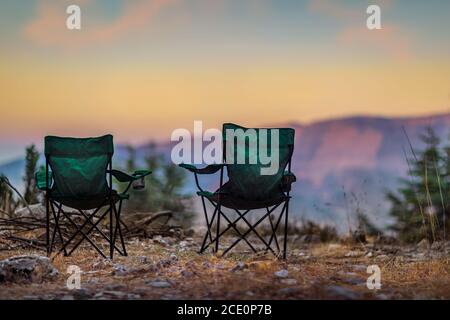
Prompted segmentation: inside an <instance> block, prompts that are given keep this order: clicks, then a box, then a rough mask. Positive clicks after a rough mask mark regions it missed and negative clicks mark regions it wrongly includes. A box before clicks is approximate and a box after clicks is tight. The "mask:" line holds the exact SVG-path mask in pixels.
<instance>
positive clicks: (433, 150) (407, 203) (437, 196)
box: [387, 128, 450, 242]
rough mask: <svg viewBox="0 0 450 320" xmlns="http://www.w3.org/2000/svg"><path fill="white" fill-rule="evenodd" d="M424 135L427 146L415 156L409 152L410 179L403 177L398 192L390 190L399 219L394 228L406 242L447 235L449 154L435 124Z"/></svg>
mask: <svg viewBox="0 0 450 320" xmlns="http://www.w3.org/2000/svg"><path fill="white" fill-rule="evenodd" d="M420 138H421V140H422V141H423V142H424V143H425V149H424V150H423V151H421V152H419V153H417V154H416V153H414V152H413V156H412V157H407V156H406V155H405V157H406V161H407V163H408V168H409V172H408V174H409V179H402V180H401V187H400V188H399V189H398V190H397V192H396V193H394V192H389V193H388V194H387V199H388V200H389V201H390V202H391V204H392V208H391V212H390V214H391V215H392V216H393V217H394V218H395V219H396V223H395V224H394V225H393V226H391V229H392V230H394V231H396V232H397V233H398V235H399V238H400V240H402V241H405V242H417V241H419V240H421V239H423V238H428V239H429V240H430V241H435V240H438V239H442V238H444V237H445V236H446V235H445V232H447V230H448V228H445V226H444V222H445V223H447V221H448V216H449V208H448V205H447V198H448V196H447V193H448V190H450V189H449V182H450V181H449V171H448V168H449V167H450V166H449V163H448V159H449V157H448V156H446V155H445V152H443V150H442V149H440V148H439V144H440V140H439V138H438V137H437V136H436V134H435V133H434V131H433V130H432V129H431V128H428V129H427V130H426V132H425V134H423V135H421V136H420ZM411 149H412V148H411Z"/></svg>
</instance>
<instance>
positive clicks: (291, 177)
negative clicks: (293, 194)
mask: <svg viewBox="0 0 450 320" xmlns="http://www.w3.org/2000/svg"><path fill="white" fill-rule="evenodd" d="M295 181H297V177H296V176H295V174H293V173H292V172H287V171H285V172H284V173H283V177H282V178H281V189H282V190H283V191H284V192H289V191H291V185H292V184H293V183H294V182H295Z"/></svg>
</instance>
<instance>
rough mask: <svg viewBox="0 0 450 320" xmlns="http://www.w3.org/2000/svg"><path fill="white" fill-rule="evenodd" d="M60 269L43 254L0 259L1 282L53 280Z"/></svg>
mask: <svg viewBox="0 0 450 320" xmlns="http://www.w3.org/2000/svg"><path fill="white" fill-rule="evenodd" d="M57 275H58V270H57V269H56V268H55V267H54V266H53V265H52V263H51V262H50V259H49V258H47V257H43V256H37V255H30V256H16V257H12V258H9V259H5V260H2V261H0V283H1V282H28V283H30V282H38V283H41V282H43V281H45V280H53V279H54V278H55V277H56V276H57Z"/></svg>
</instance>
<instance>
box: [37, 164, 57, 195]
mask: <svg viewBox="0 0 450 320" xmlns="http://www.w3.org/2000/svg"><path fill="white" fill-rule="evenodd" d="M46 176H47V173H46V169H45V168H44V167H42V168H40V169H39V171H37V172H35V174H34V178H35V179H36V187H37V188H38V189H39V190H40V191H47V190H48V189H47V186H48V187H49V189H50V188H51V187H52V183H53V173H52V172H51V171H49V172H48V184H47V183H46V181H45V178H46Z"/></svg>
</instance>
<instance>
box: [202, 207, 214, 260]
mask: <svg viewBox="0 0 450 320" xmlns="http://www.w3.org/2000/svg"><path fill="white" fill-rule="evenodd" d="M213 206H214V212H213V214H212V216H211V219H208V212H207V210H206V205H204V206H203V210H204V212H205V220H206V227H207V228H208V229H207V231H206V233H205V236H204V238H203V242H202V246H201V247H200V251H199V253H200V254H202V253H203V252H204V251H205V250H206V248H207V247H208V246H209V245H210V244H211V243H213V238H212V231H211V227H212V224H213V222H214V218H215V217H216V214H217V206H215V205H214V204H213ZM208 236H209V243H208V244H206V241H207V240H208Z"/></svg>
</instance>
